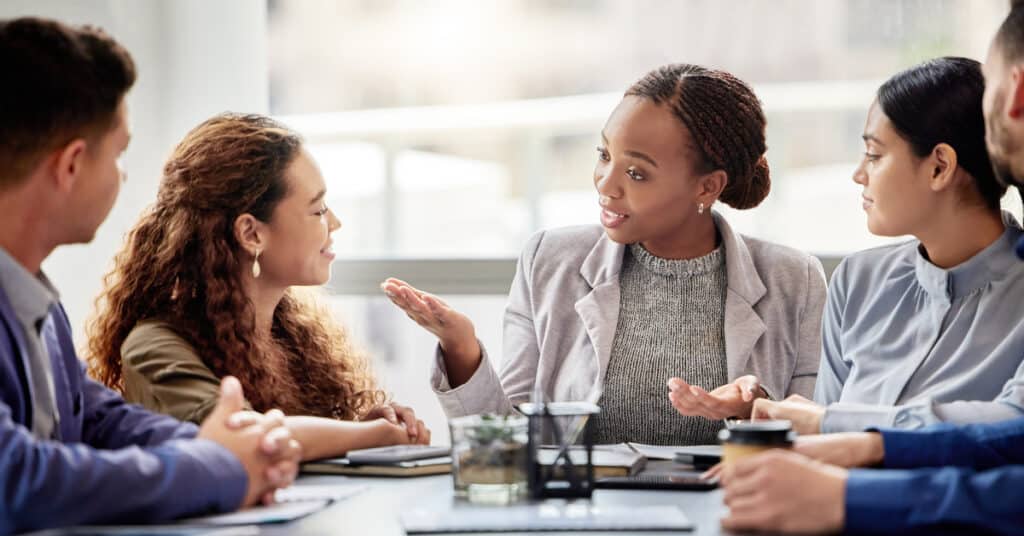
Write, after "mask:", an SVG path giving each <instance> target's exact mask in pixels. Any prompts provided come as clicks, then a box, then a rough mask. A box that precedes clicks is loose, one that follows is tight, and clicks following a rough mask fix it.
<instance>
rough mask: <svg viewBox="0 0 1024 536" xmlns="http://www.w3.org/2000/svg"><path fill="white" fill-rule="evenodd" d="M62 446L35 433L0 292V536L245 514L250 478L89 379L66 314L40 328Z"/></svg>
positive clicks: (189, 432)
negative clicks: (236, 512) (215, 513)
mask: <svg viewBox="0 0 1024 536" xmlns="http://www.w3.org/2000/svg"><path fill="white" fill-rule="evenodd" d="M42 335H43V342H44V344H45V346H46V348H47V349H48V351H49V354H50V361H51V365H52V368H53V381H54V390H55V393H56V401H57V408H58V411H59V412H60V426H59V429H58V431H57V433H58V434H59V438H58V439H57V440H53V441H41V440H39V439H37V438H36V437H35V436H34V435H32V432H31V427H32V422H31V421H32V396H31V391H30V383H29V381H28V376H27V374H26V371H27V370H29V367H28V363H27V362H26V360H27V356H28V354H27V351H26V346H25V344H26V341H25V337H24V331H23V330H22V327H21V325H20V324H19V323H18V320H17V317H16V316H15V314H14V310H13V308H12V307H11V303H10V301H9V300H8V298H7V295H6V293H5V292H4V291H3V289H0V534H8V533H12V532H20V531H24V530H29V529H40V528H47V527H55V526H64V525H77V524H88V523H124V522H155V521H164V520H168V519H171V518H175V517H179V516H183V515H188V514H198V513H205V512H210V511H228V510H233V509H235V508H237V507H238V506H239V504H240V503H241V502H242V499H243V498H244V495H245V491H246V487H247V485H248V480H247V476H246V473H245V471H244V469H243V467H242V465H241V463H240V462H239V461H238V459H237V458H236V457H235V456H234V455H232V454H231V453H230V452H229V451H227V450H226V449H224V448H222V447H221V446H219V445H217V444H216V443H213V442H211V441H206V440H197V439H193V438H194V437H195V435H196V431H197V429H196V427H195V426H194V425H191V424H184V423H181V422H179V421H177V420H175V419H172V418H170V417H166V416H163V415H157V414H154V413H150V412H148V411H146V410H144V409H142V408H140V407H138V406H134V405H131V404H128V403H126V402H125V401H124V400H123V399H122V398H121V397H120V396H119V395H118V394H117V393H115V392H113V391H111V390H110V389H107V388H106V387H104V386H103V385H101V384H99V383H97V382H95V381H93V380H91V379H89V378H88V377H87V376H86V375H85V369H84V366H83V365H82V363H81V362H80V361H79V360H78V357H77V356H76V355H75V351H74V344H73V343H72V338H71V326H70V324H69V323H68V319H67V315H66V313H65V312H64V310H63V308H62V307H59V306H57V307H54V308H53V309H51V311H50V314H49V316H48V317H47V318H46V321H45V323H44V326H43V331H42Z"/></svg>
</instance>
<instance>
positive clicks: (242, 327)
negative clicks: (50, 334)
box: [87, 114, 384, 419]
mask: <svg viewBox="0 0 1024 536" xmlns="http://www.w3.org/2000/svg"><path fill="white" fill-rule="evenodd" d="M301 145H302V141H301V139H300V138H299V136H298V135H297V134H296V133H294V132H292V131H290V130H288V129H287V128H285V127H283V126H282V125H280V124H278V123H276V122H274V121H273V120H271V119H269V118H267V117H264V116H260V115H240V114H222V115H218V116H216V117H213V118H211V119H209V120H207V121H205V122H203V123H202V124H200V125H199V126H198V127H196V128H195V129H193V130H192V131H191V132H190V133H189V134H188V135H186V136H185V139H184V140H182V142H181V143H180V144H179V145H178V146H177V148H176V149H175V150H174V152H173V154H172V155H171V157H170V158H169V160H168V161H167V163H166V165H165V166H164V171H163V177H162V179H161V182H160V189H159V192H158V193H157V200H156V203H155V204H154V205H153V206H151V207H149V208H148V210H147V211H146V212H145V214H144V215H143V216H142V219H141V220H140V221H139V223H138V224H136V226H135V227H134V228H133V229H132V230H131V231H130V232H129V234H128V237H127V240H126V244H125V247H124V249H122V250H121V252H120V253H118V255H117V256H116V257H115V260H114V268H113V269H112V270H111V272H110V273H108V274H107V276H106V277H105V279H104V284H105V288H104V291H103V292H102V293H101V294H100V296H99V297H98V298H97V299H96V313H95V316H94V317H93V318H92V319H91V321H90V322H89V324H88V327H87V332H88V335H89V342H88V349H87V356H88V357H87V361H88V363H89V370H90V373H91V374H92V375H93V376H94V377H96V378H97V379H99V380H100V381H102V382H103V383H104V384H106V385H108V386H109V387H111V388H113V389H117V390H120V391H123V390H124V376H123V373H122V363H121V345H122V344H123V343H124V340H125V338H126V337H127V336H128V334H129V333H130V332H131V330H132V329H133V328H134V327H135V325H136V324H137V323H138V322H141V321H143V320H147V319H160V320H162V321H164V322H167V323H168V324H169V325H171V326H172V327H173V329H174V330H175V331H176V332H177V333H178V334H179V335H180V336H181V337H183V338H185V340H187V341H189V342H190V343H191V344H192V345H193V346H194V347H195V348H196V351H197V352H198V354H199V356H200V358H201V359H202V360H203V362H204V363H205V364H206V365H207V366H208V367H209V368H210V369H211V370H212V371H213V372H214V373H215V374H216V375H217V376H221V377H223V376H225V375H229V374H230V375H233V376H236V377H238V379H239V381H240V382H241V383H242V387H243V388H244V390H245V394H246V397H247V399H248V400H249V402H250V403H251V404H252V406H253V408H254V409H256V410H258V411H266V410H268V409H271V408H280V409H281V410H283V411H285V412H286V413H289V414H301V415H315V416H321V417H331V418H337V419H354V418H358V417H360V416H361V415H363V414H364V413H365V412H366V411H368V410H369V409H370V408H372V407H373V406H374V405H376V404H377V403H380V402H382V401H383V399H384V394H383V393H382V392H381V391H380V390H378V389H376V388H375V387H374V381H373V379H372V377H371V374H370V372H369V366H368V362H367V360H366V359H365V357H364V356H363V355H362V354H361V353H359V352H358V351H356V350H355V349H354V346H353V345H352V343H351V341H350V340H349V338H348V336H347V334H346V332H345V330H344V329H343V328H342V327H341V326H340V324H338V323H337V322H335V321H334V319H333V318H331V316H330V314H329V313H328V312H327V310H326V308H324V307H323V306H321V305H319V304H318V303H317V301H316V300H315V299H314V298H313V296H311V295H309V296H307V295H306V294H304V293H300V292H297V291H296V289H289V290H288V291H287V292H286V293H285V295H284V298H283V299H282V300H281V302H280V303H279V304H278V306H277V308H276V309H275V311H274V318H273V327H272V329H271V337H269V338H267V337H263V338H261V337H257V336H256V326H255V312H254V308H253V304H252V303H251V302H250V300H249V299H248V297H247V296H246V295H245V293H244V292H243V290H242V289H243V288H244V287H243V283H242V281H243V280H242V275H241V274H242V270H243V269H244V267H245V263H246V259H247V257H246V255H247V253H246V252H245V251H244V250H243V249H242V248H241V246H240V244H239V243H238V241H237V240H236V238H235V234H234V232H233V229H234V222H235V220H236V219H237V218H238V216H239V215H241V214H245V213H249V214H252V215H253V216H254V217H256V218H258V219H260V220H262V221H269V220H270V218H271V215H272V213H273V209H274V207H275V206H276V205H277V203H278V202H280V201H281V199H283V198H284V197H285V195H286V194H287V192H288V184H287V182H286V178H285V170H286V169H287V167H288V166H289V164H290V163H291V162H292V161H293V160H294V159H295V157H296V156H297V155H298V154H299V152H300V150H301ZM266 339H269V340H266Z"/></svg>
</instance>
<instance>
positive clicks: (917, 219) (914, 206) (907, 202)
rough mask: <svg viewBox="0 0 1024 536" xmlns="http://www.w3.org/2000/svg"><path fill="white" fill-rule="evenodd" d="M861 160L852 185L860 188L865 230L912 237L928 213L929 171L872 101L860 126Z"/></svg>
mask: <svg viewBox="0 0 1024 536" xmlns="http://www.w3.org/2000/svg"><path fill="white" fill-rule="evenodd" d="M862 137H863V138H864V158H863V160H861V163H860V165H859V166H857V170H856V171H854V173H853V182H856V183H857V184H859V185H861V186H863V187H864V190H863V194H862V205H863V207H864V211H865V212H866V213H867V215H868V230H870V231H871V232H872V233H874V234H876V235H881V236H899V235H905V234H915V231H916V230H918V229H921V228H923V224H924V223H925V222H926V221H927V219H928V217H929V214H930V213H931V208H932V207H931V199H932V190H931V188H930V186H929V179H930V174H931V168H930V166H928V165H927V161H926V159H923V158H919V157H918V156H916V155H915V154H914V153H913V150H912V149H911V147H910V144H909V143H907V142H906V141H905V140H904V139H903V138H901V137H900V136H899V134H898V133H897V132H896V130H895V129H894V128H893V126H892V123H890V122H889V118H888V117H886V115H885V113H884V112H882V109H881V107H879V106H878V103H877V102H875V103H873V104H872V105H871V109H870V110H869V111H868V120H867V124H865V126H864V135H863V136H862Z"/></svg>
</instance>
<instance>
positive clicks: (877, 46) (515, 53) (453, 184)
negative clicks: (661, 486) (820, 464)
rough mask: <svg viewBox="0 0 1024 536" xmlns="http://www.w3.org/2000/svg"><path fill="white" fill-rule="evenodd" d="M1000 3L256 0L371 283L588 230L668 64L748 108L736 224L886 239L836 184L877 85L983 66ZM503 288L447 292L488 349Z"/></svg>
mask: <svg viewBox="0 0 1024 536" xmlns="http://www.w3.org/2000/svg"><path fill="white" fill-rule="evenodd" d="M1005 9H1006V1H1005V0H777V1H755V0H743V1H729V2H723V1H720V0H688V1H676V0H671V1H670V0H664V1H660V0H590V1H587V0H569V1H567V0H494V1H478V0H388V1H384V0H369V1H366V0H363V1H360V0H348V1H344V0H306V1H303V2H283V1H272V2H271V3H270V4H269V31H270V51H271V58H270V67H271V107H272V112H273V113H274V114H276V115H278V116H280V117H282V118H283V119H284V120H285V121H286V122H287V123H289V124H290V125H292V126H293V127H295V128H297V129H299V130H300V131H302V132H303V133H304V134H305V135H306V136H307V139H308V140H309V142H310V144H311V147H312V149H313V152H314V154H315V156H316V157H317V159H318V160H319V162H320V165H321V167H322V169H323V171H324V173H325V176H326V177H327V179H328V183H329V190H330V191H329V202H330V204H331V206H332V207H333V208H334V209H335V211H336V212H337V213H338V215H339V216H340V218H341V219H342V221H343V222H344V224H345V226H344V227H343V228H342V229H341V230H340V231H339V232H338V233H337V234H336V238H335V240H336V244H337V250H338V252H339V257H340V258H347V259H353V258H367V257H369V258H378V259H379V258H383V259H391V261H388V262H384V263H383V264H375V265H374V266H376V267H377V268H378V269H379V270H380V274H379V275H380V276H381V278H382V277H384V276H387V275H391V274H393V273H405V274H407V275H409V276H410V277H411V278H414V279H415V278H416V275H417V274H418V273H419V271H418V265H417V264H415V263H416V262H417V261H414V260H409V259H424V258H442V259H470V258H479V257H497V258H506V259H511V258H513V257H514V256H515V255H516V254H517V252H518V250H519V248H520V246H521V244H522V243H523V241H524V240H525V239H526V238H527V236H529V234H530V233H532V232H533V231H535V230H537V229H540V228H544V227H551V226H556V225H566V224H577V223H595V222H596V220H597V204H596V194H595V193H594V191H593V185H592V170H593V166H594V162H595V158H596V155H595V151H594V146H595V144H596V143H597V141H598V133H599V131H600V129H601V127H602V125H603V123H604V121H605V119H606V118H607V116H608V114H609V113H610V111H611V110H612V108H613V107H614V106H615V104H616V103H617V102H618V100H619V98H620V96H621V94H622V92H623V91H624V90H625V89H626V88H627V87H628V86H629V85H630V84H631V83H632V82H633V81H635V80H636V79H637V78H638V77H640V76H641V75H643V74H644V73H645V72H647V71H648V70H650V69H652V68H654V67H657V66H659V65H661V64H664V63H670V62H688V63H698V64H702V65H706V66H711V67H715V68H720V69H725V70H728V71H730V72H732V73H734V74H736V75H737V76H739V77H741V78H743V79H745V80H747V81H748V82H750V83H751V84H752V85H753V86H754V88H755V90H756V91H757V93H758V95H759V96H760V97H761V99H762V101H763V102H764V106H765V109H766V112H767V115H768V124H769V127H768V145H769V151H768V160H769V163H770V165H771V176H772V193H771V195H770V196H769V198H768V199H767V200H766V201H765V203H763V204H762V205H761V206H759V207H757V208H755V209H753V210H749V211H743V212H738V211H731V210H728V209H722V210H723V212H725V213H726V215H727V217H728V218H729V219H730V221H731V222H733V224H734V226H735V227H737V228H738V229H739V230H740V231H742V232H744V233H748V234H751V235H754V236H758V237H761V238H765V239H768V240H773V241H777V242H781V243H784V244H787V245H791V246H794V247H797V248H800V249H803V250H806V251H809V252H812V253H815V254H818V255H822V256H832V257H835V256H840V255H842V254H844V253H848V252H850V251H854V250H857V249H861V248H865V247H869V246H872V245H875V244H879V243H882V242H884V240H885V239H880V238H878V237H874V236H871V235H870V234H869V233H868V231H867V229H866V227H865V224H864V216H863V213H862V211H861V208H860V199H859V191H860V187H859V186H857V185H855V184H854V183H853V182H852V180H851V179H850V176H851V173H852V171H853V169H854V167H855V165H856V162H857V160H858V159H859V157H860V154H861V152H862V151H863V147H862V144H861V141H860V134H861V129H862V127H863V122H864V117H865V114H866V110H867V108H868V106H869V105H870V103H871V100H872V98H873V94H874V91H875V89H876V88H877V86H878V84H879V83H880V82H881V81H882V80H884V79H885V78H887V77H889V76H890V75H892V74H894V73H896V72H897V71H899V70H901V69H904V68H906V67H909V66H911V65H913V64H915V63H917V62H919V61H922V60H925V59H928V58H932V57H936V56H941V55H961V56H970V57H975V58H978V59H980V58H981V57H982V56H983V55H984V53H985V48H986V46H987V43H988V39H989V38H990V36H991V35H992V34H993V32H994V30H995V28H996V26H997V25H998V23H999V21H1000V20H1001V18H1002V17H1003V16H1004V15H1005ZM403 259H406V260H403ZM410 263H411V264H410ZM346 269H347V265H346V264H345V263H344V262H342V263H339V265H338V267H337V269H336V270H335V274H334V276H335V278H336V280H337V281H335V283H336V285H338V286H346V285H347V287H346V288H348V289H349V290H348V291H346V293H347V294H348V295H349V296H348V297H345V296H339V297H338V298H337V299H338V304H339V308H341V310H343V311H345V314H346V315H347V316H348V317H349V318H350V321H351V323H352V326H353V330H354V331H356V336H357V337H359V338H362V339H363V340H365V341H366V342H367V344H368V345H369V346H370V347H371V350H373V351H374V352H375V355H377V356H379V358H380V361H379V366H378V368H379V369H383V370H384V372H382V375H384V376H386V377H387V378H386V380H387V381H389V382H390V384H389V387H391V388H392V389H395V390H396V391H399V389H402V391H401V392H399V395H400V397H401V398H403V399H408V398H409V396H407V394H408V393H409V392H410V391H405V389H406V388H408V389H410V390H412V391H415V392H416V393H419V394H418V395H416V396H417V397H418V396H419V395H422V396H423V397H425V399H424V400H425V401H424V402H423V404H425V405H427V406H430V405H431V404H435V403H434V402H433V399H432V397H431V396H430V394H429V392H426V391H425V389H426V375H425V372H424V371H423V370H420V369H423V368H425V365H424V364H425V363H426V361H427V360H428V359H429V355H430V344H429V343H430V338H429V337H427V336H426V335H425V334H423V333H421V332H420V331H419V330H418V328H415V327H414V326H412V325H411V322H409V321H408V320H407V319H405V318H404V316H403V315H400V314H395V313H394V311H391V310H390V309H388V307H389V306H388V304H386V303H384V302H383V300H381V299H380V298H370V297H351V294H361V293H363V292H362V290H361V289H363V290H367V291H368V290H369V288H370V287H369V286H365V287H358V286H353V285H348V284H347V283H346V279H345V278H346V277H347V274H346V273H345V272H346ZM353 269H355V268H353ZM506 271H507V270H506ZM462 273H463V274H465V273H466V271H465V270H463V271H462ZM502 273H504V272H502ZM364 275H365V274H364ZM371 279H372V278H371ZM421 282H422V283H426V284H439V283H438V279H431V278H422V279H421ZM504 289H507V281H506V283H505V285H504ZM504 289H502V288H501V285H500V284H499V285H497V286H496V287H494V290H493V292H491V294H493V295H492V296H489V297H481V296H476V297H465V296H464V297H461V298H458V300H459V304H460V305H461V306H462V307H464V308H468V309H469V310H470V311H471V313H472V316H474V318H475V319H477V320H478V322H479V324H480V325H481V326H482V329H481V332H482V338H484V342H485V343H487V344H488V346H489V347H490V349H491V350H492V353H494V354H495V355H497V354H498V353H499V348H500V345H499V342H500V316H501V307H502V305H503V300H502V299H501V293H502V292H503V290H504ZM450 290H452V291H453V292H454V293H459V292H460V290H459V289H458V288H457V287H456V288H450ZM470 293H473V294H475V292H470ZM409 354H415V355H409ZM403 363H405V364H403ZM391 370H393V371H394V373H392V372H388V371H391ZM401 371H406V372H401ZM403 374H405V375H404V376H403ZM411 374H416V375H417V377H415V378H412V377H411V376H410V375H411ZM417 390H418V391H417ZM428 412H435V414H431V415H430V417H431V418H435V417H436V416H437V415H439V410H438V409H437V408H436V407H435V408H433V409H429V410H428ZM432 424H435V426H438V425H440V421H436V420H435V421H434V422H433V423H432Z"/></svg>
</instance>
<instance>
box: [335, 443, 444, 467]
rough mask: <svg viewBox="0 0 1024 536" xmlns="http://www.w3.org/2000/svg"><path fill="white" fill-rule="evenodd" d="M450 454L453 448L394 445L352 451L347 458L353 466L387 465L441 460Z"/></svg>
mask: <svg viewBox="0 0 1024 536" xmlns="http://www.w3.org/2000/svg"><path fill="white" fill-rule="evenodd" d="M450 453H451V447H448V446H444V445H392V446H390V447H375V448H372V449H356V450H350V451H348V455H347V456H346V458H348V461H349V462H350V463H352V464H387V463H399V462H408V461H412V460H422V459H425V458H439V457H442V456H448V455H449V454H450Z"/></svg>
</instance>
